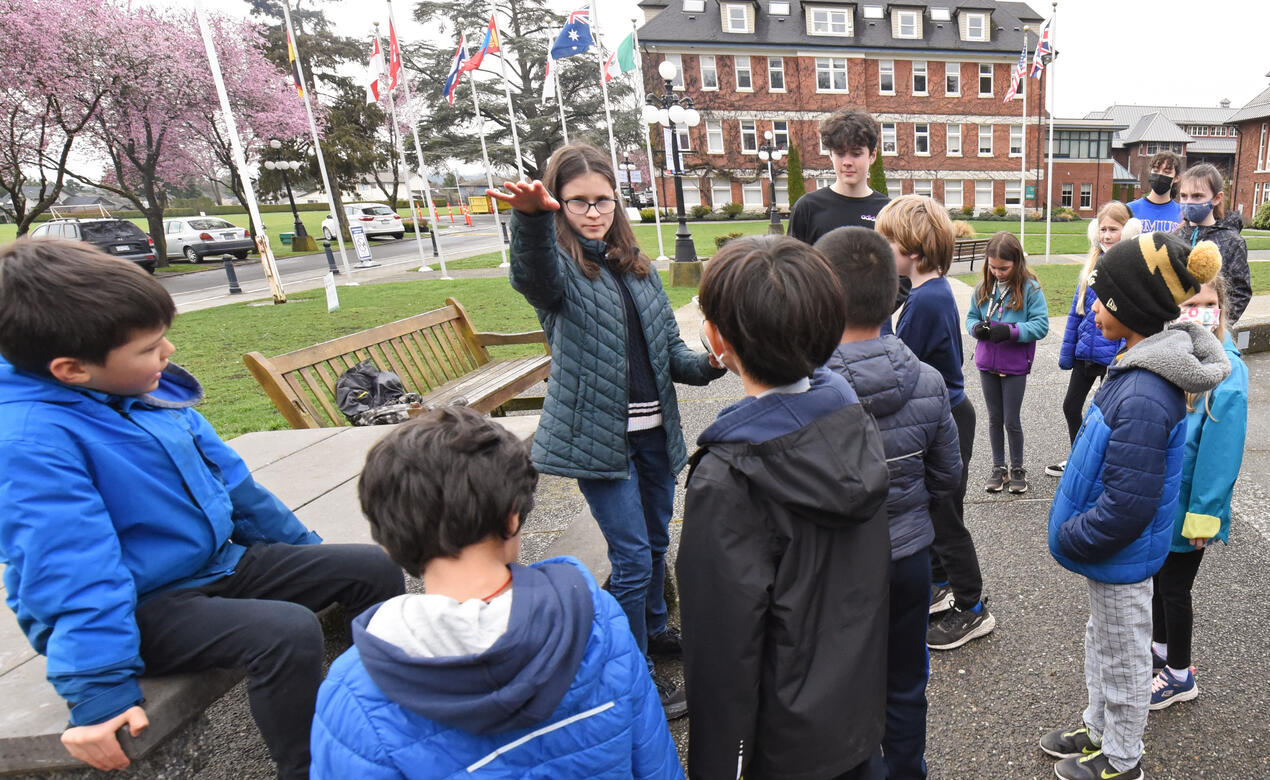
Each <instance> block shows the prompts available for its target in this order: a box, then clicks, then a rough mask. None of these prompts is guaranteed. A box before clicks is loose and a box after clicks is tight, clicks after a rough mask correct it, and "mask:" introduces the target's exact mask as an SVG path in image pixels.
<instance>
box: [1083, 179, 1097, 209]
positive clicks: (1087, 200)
mask: <svg viewBox="0 0 1270 780" xmlns="http://www.w3.org/2000/svg"><path fill="white" fill-rule="evenodd" d="M1093 207H1094V185H1092V184H1082V185H1080V208H1081V210H1082V211H1087V210H1089V209H1092V208H1093Z"/></svg>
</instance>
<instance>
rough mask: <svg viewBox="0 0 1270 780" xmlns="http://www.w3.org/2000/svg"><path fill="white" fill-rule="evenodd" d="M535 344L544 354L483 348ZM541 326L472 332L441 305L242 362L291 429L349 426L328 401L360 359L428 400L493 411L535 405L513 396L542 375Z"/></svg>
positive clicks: (466, 321) (546, 357)
mask: <svg viewBox="0 0 1270 780" xmlns="http://www.w3.org/2000/svg"><path fill="white" fill-rule="evenodd" d="M504 344H542V345H543V346H544V353H543V354H540V355H530V356H528V357H518V358H511V359H508V360H494V359H493V358H491V357H490V354H489V350H488V349H487V347H491V346H497V345H504ZM546 344H547V341H546V337H545V336H544V334H543V332H542V331H540V330H536V331H530V332H527V333H478V332H477V331H476V330H475V329H473V327H472V321H471V319H470V318H469V317H468V316H467V312H466V311H464V309H463V306H462V305H460V304H459V302H458V301H456V300H455V299H453V298H447V299H446V305H445V306H444V307H442V308H440V309H434V310H432V311H429V312H424V313H423V314H417V315H415V316H413V317H407V318H406V319H404V320H398V321H396V322H390V323H388V324H387V325H380V326H379V327H376V328H371V329H369V330H363V331H360V332H358V333H352V334H349V335H347V336H341V337H340V338H337V339H332V340H331V341H326V342H323V343H321V344H317V345H315V346H312V347H306V348H304V349H299V350H296V351H294V352H288V353H286V354H285V355H278V356H277V357H273V358H267V357H265V356H264V355H262V354H260V353H259V352H249V353H248V354H246V355H244V356H243V362H244V363H246V364H247V368H248V369H250V370H251V373H252V375H253V376H254V377H256V381H257V382H259V383H260V386H261V387H263V388H264V389H265V392H266V393H268V394H269V398H270V399H272V400H273V403H274V406H276V407H278V411H280V412H282V416H283V417H285V418H286V419H287V422H289V423H291V427H293V428H330V427H335V426H341V425H348V424H349V422H348V420H347V418H345V417H344V415H343V414H342V413H341V412H340V411H339V408H338V406H337V405H336V401H335V382H336V380H337V379H339V376H340V374H342V373H343V372H344V371H345V370H347V369H349V368H352V367H353V366H354V365H356V364H357V363H359V362H361V361H363V360H370V361H372V362H374V364H375V365H376V366H377V367H378V368H379V369H380V370H383V371H392V372H393V373H395V374H396V375H397V376H399V377H401V381H402V384H404V385H405V388H406V392H411V393H418V394H419V395H421V396H422V397H423V402H424V403H425V404H427V405H443V404H450V403H466V404H467V405H468V406H471V407H472V408H474V409H476V410H478V411H481V412H485V413H492V414H502V413H503V412H505V411H511V410H513V409H532V408H541V407H542V398H516V396H518V395H520V394H521V393H523V392H524V391H525V390H527V389H529V388H530V387H532V386H534V385H535V384H537V383H539V382H542V381H543V380H545V379H546V378H547V374H548V372H549V371H550V368H551V355H550V353H549V351H548V350H547V349H546Z"/></svg>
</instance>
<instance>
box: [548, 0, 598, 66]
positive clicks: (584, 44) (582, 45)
mask: <svg viewBox="0 0 1270 780" xmlns="http://www.w3.org/2000/svg"><path fill="white" fill-rule="evenodd" d="M593 45H595V40H594V39H593V38H592V37H591V4H590V3H587V4H586V5H584V6H582V7H581V8H579V9H578V10H576V11H573V12H572V13H570V14H569V18H568V19H567V20H566V21H565V23H564V29H563V30H561V31H560V35H559V36H558V37H557V38H556V42H555V44H554V45H553V46H552V47H551V58H552V59H553V60H559V59H563V58H564V57H572V56H574V55H575V54H585V53H586V52H588V51H590V50H591V47H592V46H593Z"/></svg>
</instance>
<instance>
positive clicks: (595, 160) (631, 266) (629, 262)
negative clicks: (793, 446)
mask: <svg viewBox="0 0 1270 780" xmlns="http://www.w3.org/2000/svg"><path fill="white" fill-rule="evenodd" d="M588 173H598V174H600V175H601V176H603V177H604V178H605V180H606V181H608V183H609V185H610V186H612V187H613V189H614V191H615V192H616V190H617V178H616V177H615V176H614V175H613V165H612V164H611V163H610V162H609V158H608V157H606V156H605V155H604V152H601V151H600V150H599V149H597V148H595V147H594V146H592V145H590V144H568V145H567V146H562V147H560V148H559V149H557V150H556V152H555V154H553V155H551V161H550V162H548V163H547V172H546V174H545V175H544V176H543V177H542V184H543V186H544V187H546V188H547V192H550V193H551V196H552V197H553V198H555V199H556V200H559V199H560V192H561V191H562V190H563V189H564V187H565V185H566V184H568V183H569V182H571V181H573V180H574V179H576V178H577V177H579V176H582V175H584V174H588ZM563 205H564V204H561V206H563ZM604 242H605V243H606V244H607V245H608V256H609V257H611V258H613V259H614V260H616V261H617V268H616V271H617V273H632V274H635V276H637V277H639V278H640V279H643V278H644V277H645V276H647V275H648V272H649V270H650V269H651V268H652V264H651V263H650V262H649V260H648V257H647V256H646V255H644V253H642V252H640V251H639V246H638V245H637V244H636V243H635V232H634V231H633V230H631V223H630V222H629V221H628V220H627V219H626V212H625V211H623V210H622V209H620V208H619V209H614V210H613V224H612V225H610V226H609V232H608V233H605V234H604ZM556 243H557V244H558V245H559V246H560V248H561V249H563V250H564V251H566V252H568V253H569V255H570V256H571V257H573V261H574V262H575V263H577V264H578V268H580V269H582V273H583V274H585V275H586V277H587V278H588V279H598V278H600V265H599V263H596V262H595V261H594V260H591V259H589V258H587V256H586V254H585V253H584V252H583V251H582V243H581V242H580V241H579V240H578V234H577V233H575V232H574V230H573V227H572V226H571V225H570V224H569V219H568V217H566V216H565V213H564V209H563V208H561V209H560V210H559V211H557V212H556Z"/></svg>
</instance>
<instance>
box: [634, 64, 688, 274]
mask: <svg viewBox="0 0 1270 780" xmlns="http://www.w3.org/2000/svg"><path fill="white" fill-rule="evenodd" d="M678 72H679V68H678V67H676V66H675V64H674V63H673V62H670V61H669V60H663V61H662V63H661V64H660V65H658V66H657V73H658V74H659V75H660V76H661V77H662V80H663V81H665V82H666V91H665V93H664V94H661V95H658V94H653V93H650V94H649V95H648V98H647V103H648V104H647V105H645V106H644V121H645V122H647V123H648V124H650V125H651V124H653V123H654V122H659V123H661V124H662V125H664V126H666V127H668V128H670V158H669V159H668V160H667V161H666V164H667V165H668V166H673V168H672V170H673V172H674V175H675V211H676V214H677V216H678V218H679V229H678V230H676V231H675V262H677V263H691V262H695V261H696V259H697V249H696V247H695V246H694V245H693V243H692V234H691V233H689V232H688V215H687V214H685V213H684V185H683V178H682V176H683V167H682V165H681V160H680V159H679V133H678V132H676V128H675V126H676V125H680V124H682V125H684V126H686V127H696V126H697V125H698V124H700V122H701V114H700V113H698V111H697V109H695V108H693V107H692V98H690V97H679V96H678V95H676V94H675V92H674V89H675V87H674V84H673V82H674V79H675V75H676V74H677V73H678Z"/></svg>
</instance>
